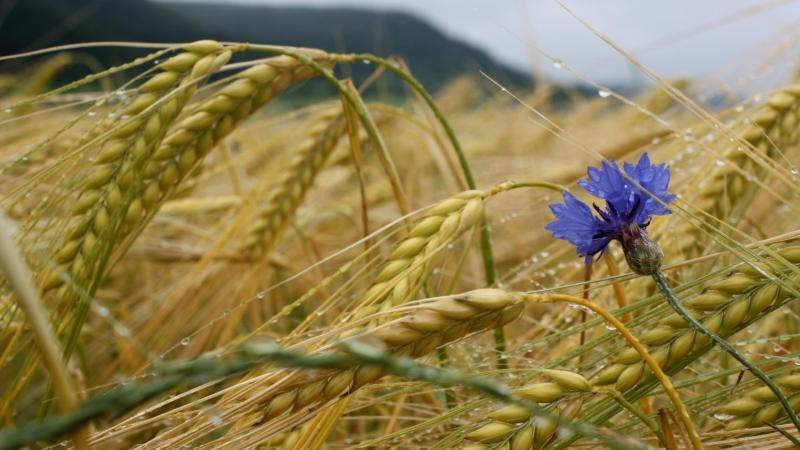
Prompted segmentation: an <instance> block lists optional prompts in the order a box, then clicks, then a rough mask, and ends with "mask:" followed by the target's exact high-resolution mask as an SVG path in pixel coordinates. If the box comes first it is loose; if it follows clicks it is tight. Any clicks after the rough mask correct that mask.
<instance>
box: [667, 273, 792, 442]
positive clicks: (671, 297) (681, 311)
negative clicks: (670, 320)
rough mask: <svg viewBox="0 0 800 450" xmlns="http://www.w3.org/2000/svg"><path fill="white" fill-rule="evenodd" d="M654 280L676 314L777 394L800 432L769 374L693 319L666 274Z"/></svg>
mask: <svg viewBox="0 0 800 450" xmlns="http://www.w3.org/2000/svg"><path fill="white" fill-rule="evenodd" d="M653 280H655V282H656V285H657V286H658V288H659V290H661V293H662V294H664V297H666V299H667V302H669V305H670V306H671V307H672V309H674V310H675V312H676V313H678V315H679V316H681V317H682V318H683V320H685V321H686V322H687V323H689V324H690V325H691V326H692V328H694V329H695V330H696V331H697V332H699V333H700V334H702V335H704V336H705V337H707V338H708V339H710V340H711V341H712V342H713V343H714V344H716V345H717V346H719V347H720V348H722V349H723V350H725V351H726V352H727V353H728V354H729V355H731V356H732V357H733V358H734V359H735V360H737V361H739V363H740V364H742V365H743V366H745V367H747V369H748V370H750V372H751V373H752V374H753V375H755V376H756V378H758V379H759V380H761V381H762V382H763V383H764V384H766V385H767V387H769V389H770V391H772V393H773V394H775V397H777V398H778V401H779V402H780V404H781V406H782V407H783V410H784V411H785V412H786V414H787V415H788V416H789V419H790V420H791V421H792V423H793V424H794V426H795V428H797V430H798V431H800V419H798V418H797V414H795V412H794V409H793V408H792V406H791V405H790V404H789V400H787V399H786V396H785V395H783V392H781V390H780V388H778V386H777V385H776V384H775V383H774V382H773V381H772V380H771V379H770V378H769V377H768V376H767V374H765V373H764V372H763V371H762V370H761V369H759V368H758V367H757V366H755V365H754V364H753V363H751V362H750V361H748V360H747V358H745V357H744V356H742V355H740V354H739V352H737V351H736V349H734V348H733V346H732V345H731V344H729V343H728V341H726V340H725V339H723V338H721V337H719V336H717V335H716V334H714V333H713V332H711V330H709V329H708V328H706V327H705V326H703V324H702V323H700V322H699V321H698V320H697V319H695V318H694V317H692V315H691V314H689V311H687V310H686V308H684V306H683V305H682V304H681V303H680V301H679V300H678V298H677V297H676V296H675V294H674V293H673V292H672V289H671V288H670V287H669V282H668V281H667V279H666V277H664V274H662V273H661V272H656V273H654V274H653Z"/></svg>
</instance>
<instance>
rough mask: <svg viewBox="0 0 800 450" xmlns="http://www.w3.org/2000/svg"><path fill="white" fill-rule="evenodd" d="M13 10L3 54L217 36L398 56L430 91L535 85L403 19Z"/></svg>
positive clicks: (123, 55)
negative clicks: (470, 78) (472, 82)
mask: <svg viewBox="0 0 800 450" xmlns="http://www.w3.org/2000/svg"><path fill="white" fill-rule="evenodd" d="M10 4H11V5H12V6H11V10H10V11H9V12H7V14H6V16H5V18H4V20H3V21H2V24H0V53H2V54H4V55H7V54H12V53H18V52H21V51H26V50H32V49H36V48H43V47H48V46H53V45H59V44H66V43H76V42H90V41H142V42H187V41H192V40H196V39H203V38H211V39H218V40H224V41H237V42H253V43H265V44H276V45H292V46H306V47H316V48H322V49H325V50H328V51H339V52H370V53H375V54H378V55H382V56H391V55H399V56H402V57H403V58H404V59H405V60H406V62H407V63H408V64H409V66H410V67H411V70H412V72H413V73H414V74H415V76H417V77H418V78H419V79H420V80H421V81H422V82H423V84H425V85H426V86H427V87H428V88H429V89H432V90H435V89H436V88H438V87H440V86H442V85H443V84H444V83H446V82H447V81H449V80H451V79H452V78H454V77H456V76H459V75H463V74H465V73H472V74H475V73H477V71H478V70H479V69H480V70H483V71H485V72H487V73H490V74H492V76H494V77H497V78H499V79H501V80H503V81H504V82H506V83H508V84H511V85H516V86H530V84H531V80H530V78H529V77H527V76H525V75H524V74H521V73H519V72H517V71H515V70H513V69H510V68H508V67H506V66H503V65H502V64H499V63H497V62H496V61H494V60H493V59H492V58H491V57H490V56H488V55H487V54H486V53H485V52H483V51H481V50H479V49H477V48H475V47H473V46H471V45H468V44H466V43H464V42H462V41H459V40H457V39H453V38H450V37H448V36H446V35H445V34H443V33H442V32H440V31H439V30H437V29H436V28H434V27H433V26H431V25H429V24H428V23H426V22H425V21H423V20H420V19H419V18H417V17H414V16H412V15H409V14H405V13H394V12H373V11H366V10H359V9H349V8H348V9H346V8H319V9H317V8H297V7H267V6H250V5H227V4H226V5H222V4H214V3H155V2H148V1H145V0H21V1H18V2H10ZM0 9H2V4H0ZM1 17H2V11H0V18H1ZM88 51H89V52H90V53H92V54H93V55H95V56H96V57H97V58H99V59H100V60H101V61H102V62H103V63H105V64H109V65H112V64H119V63H120V62H123V61H125V60H128V59H130V58H132V57H135V56H139V55H141V54H142V53H143V52H142V51H140V50H136V49H119V48H114V49H110V48H99V49H91V50H88ZM351 70H352V73H353V74H354V76H355V77H356V78H363V77H364V76H365V75H366V74H368V73H369V71H370V68H369V67H362V66H354V67H352V68H351Z"/></svg>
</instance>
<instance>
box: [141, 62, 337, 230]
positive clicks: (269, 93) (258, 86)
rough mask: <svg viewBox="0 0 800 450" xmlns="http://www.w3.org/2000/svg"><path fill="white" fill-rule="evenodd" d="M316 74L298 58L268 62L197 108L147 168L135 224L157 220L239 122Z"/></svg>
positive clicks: (144, 172)
mask: <svg viewBox="0 0 800 450" xmlns="http://www.w3.org/2000/svg"><path fill="white" fill-rule="evenodd" d="M305 53H307V54H308V55H309V56H311V57H314V58H317V59H321V60H324V58H325V56H326V55H327V54H326V53H325V52H321V51H316V50H306V51H305ZM314 75H316V73H315V72H314V71H313V70H312V69H310V68H308V67H306V66H304V65H302V64H301V63H300V62H298V61H297V60H295V59H293V58H290V57H287V56H278V57H274V58H268V59H267V60H265V61H264V62H262V63H259V64H256V65H254V66H252V67H250V68H248V69H246V70H243V71H242V72H240V73H239V74H237V75H236V77H235V80H233V81H232V82H230V83H229V84H228V85H227V86H225V87H223V88H222V89H220V90H219V92H217V93H215V94H214V95H213V96H211V98H209V99H207V100H205V101H204V102H202V103H201V104H200V105H199V106H197V107H196V108H194V110H192V111H191V113H190V114H189V115H188V116H187V117H186V118H184V119H183V120H181V121H180V122H179V123H178V124H176V126H175V127H174V130H173V131H171V132H170V134H169V135H167V137H166V138H165V139H164V141H163V142H162V143H161V145H160V146H159V147H158V149H157V150H156V151H155V152H154V153H153V155H152V157H151V158H150V160H149V161H148V163H147V164H146V165H145V167H144V168H143V171H142V183H141V184H140V186H139V188H138V190H137V193H138V194H137V195H136V197H135V198H134V200H133V203H132V204H131V207H132V208H133V207H134V206H135V207H136V208H135V212H134V213H129V214H128V217H127V218H126V220H128V222H129V223H130V226H134V224H137V223H139V224H140V225H141V223H142V222H143V221H142V217H143V216H145V215H146V216H147V217H152V215H153V214H154V213H155V212H156V211H157V210H158V208H159V207H160V206H161V204H163V202H164V200H166V198H167V197H168V196H169V195H170V193H171V192H173V191H174V190H175V188H176V187H177V186H178V185H179V184H180V183H181V181H183V179H184V178H185V177H186V176H187V175H188V174H189V173H190V172H191V171H192V170H193V169H194V168H195V167H196V166H197V163H198V162H199V161H201V160H202V159H203V158H204V157H205V156H207V155H208V153H209V152H210V151H211V149H213V148H214V147H216V145H217V144H218V143H219V142H220V141H221V140H222V139H224V138H225V137H226V136H227V135H228V134H229V133H231V132H232V131H233V130H234V129H235V128H236V125H237V124H238V123H239V122H241V121H242V120H244V119H245V118H247V117H249V116H250V115H252V114H253V113H255V112H256V111H258V110H259V108H261V107H262V106H264V104H266V103H267V102H269V101H270V100H271V99H272V98H273V97H274V96H275V95H277V94H278V93H280V92H281V91H283V90H284V89H286V88H287V87H288V86H289V85H291V84H293V83H297V82H299V81H302V80H305V79H308V78H310V77H312V76H314ZM144 222H145V223H146V220H145V221H144Z"/></svg>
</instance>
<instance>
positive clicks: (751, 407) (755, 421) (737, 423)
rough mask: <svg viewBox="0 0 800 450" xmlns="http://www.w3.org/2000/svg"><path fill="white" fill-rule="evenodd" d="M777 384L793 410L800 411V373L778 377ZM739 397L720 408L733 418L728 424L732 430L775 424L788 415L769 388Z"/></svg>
mask: <svg viewBox="0 0 800 450" xmlns="http://www.w3.org/2000/svg"><path fill="white" fill-rule="evenodd" d="M775 384H777V385H778V386H779V387H780V388H781V390H782V391H783V392H784V394H785V395H786V397H787V398H788V399H789V404H790V405H792V408H794V410H795V411H797V410H800V395H798V394H800V373H792V374H789V375H783V376H780V377H776V378H775ZM737 397H738V398H737V399H736V400H732V401H730V402H728V403H726V404H724V405H722V406H721V407H720V408H719V412H720V413H722V414H725V415H729V416H731V419H730V421H729V422H728V424H727V428H728V429H730V430H734V429H739V428H748V427H759V426H763V425H765V424H767V423H774V422H775V420H776V419H777V418H779V417H781V416H784V415H785V414H786V413H785V412H784V411H783V407H782V406H781V404H780V403H778V400H777V398H776V397H775V394H774V393H773V392H772V391H771V390H769V388H767V387H757V388H753V389H750V390H749V391H747V392H744V393H742V394H739V395H737Z"/></svg>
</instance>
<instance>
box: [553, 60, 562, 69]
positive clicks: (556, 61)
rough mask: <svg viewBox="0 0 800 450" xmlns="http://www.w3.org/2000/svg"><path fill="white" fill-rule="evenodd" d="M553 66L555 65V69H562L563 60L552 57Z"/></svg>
mask: <svg viewBox="0 0 800 450" xmlns="http://www.w3.org/2000/svg"><path fill="white" fill-rule="evenodd" d="M553 67H555V68H556V69H563V68H564V61H561V60H560V59H554V60H553Z"/></svg>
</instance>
